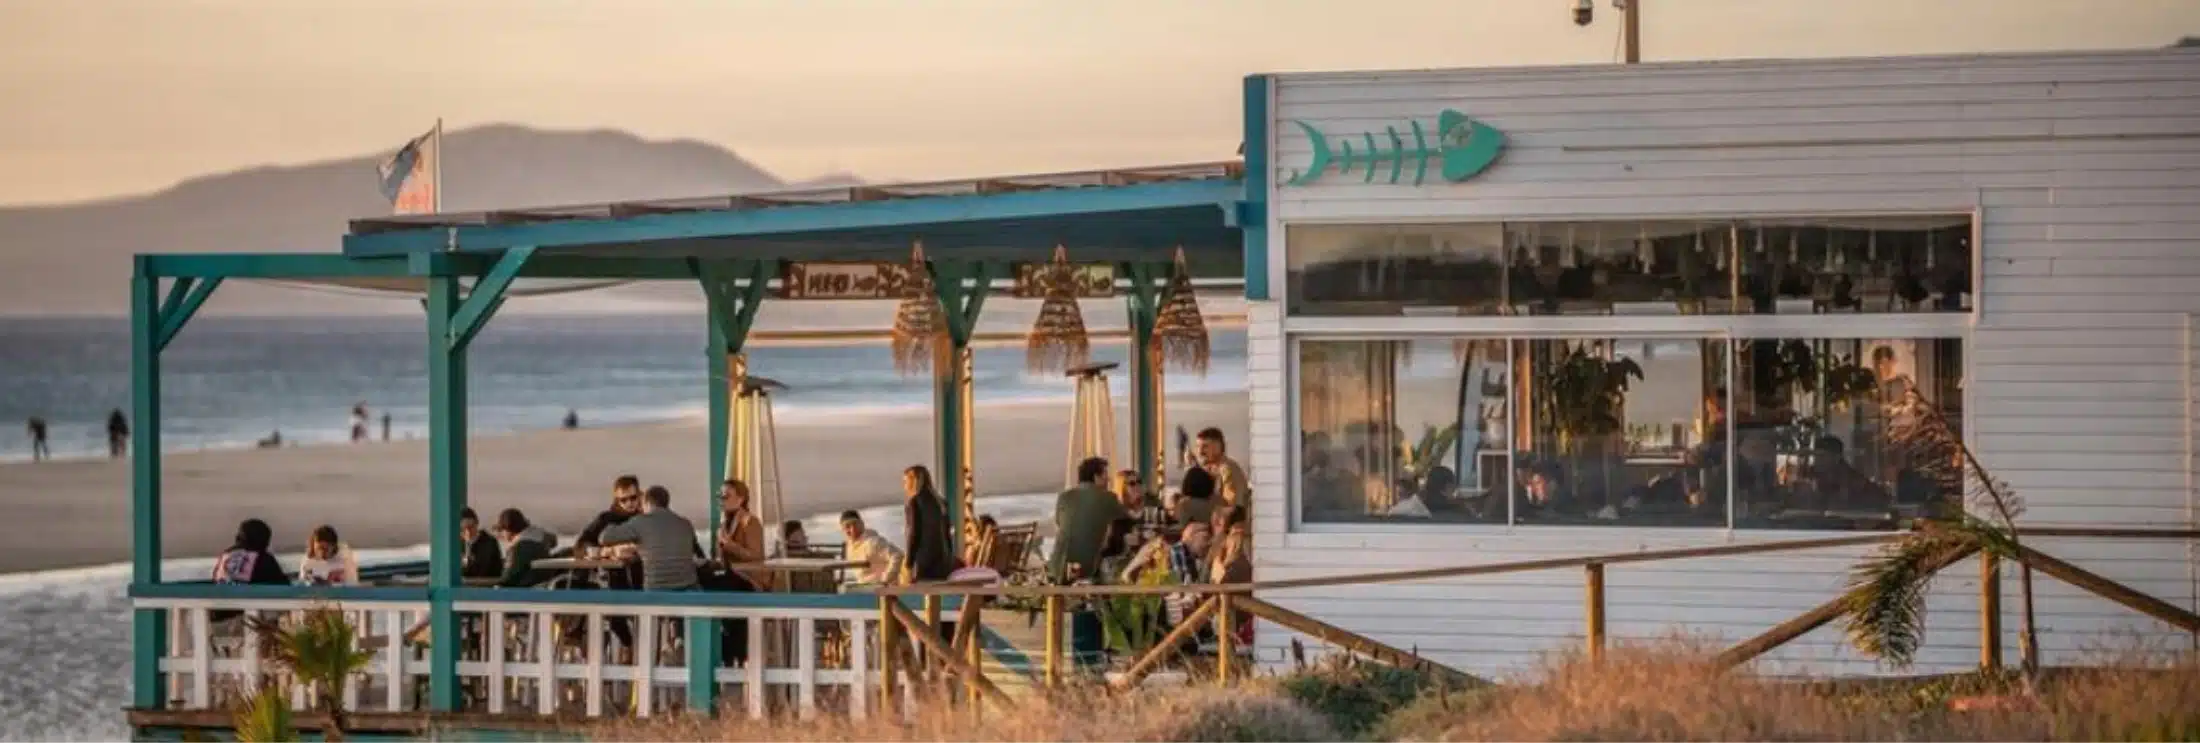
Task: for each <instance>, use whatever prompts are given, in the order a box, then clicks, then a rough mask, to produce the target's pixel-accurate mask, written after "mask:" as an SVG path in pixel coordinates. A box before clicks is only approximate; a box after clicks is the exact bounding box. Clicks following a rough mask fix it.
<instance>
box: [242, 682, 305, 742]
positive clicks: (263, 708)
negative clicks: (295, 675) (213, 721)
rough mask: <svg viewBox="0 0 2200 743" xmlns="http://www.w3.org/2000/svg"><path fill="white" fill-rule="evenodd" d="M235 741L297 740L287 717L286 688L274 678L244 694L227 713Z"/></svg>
mask: <svg viewBox="0 0 2200 743" xmlns="http://www.w3.org/2000/svg"><path fill="white" fill-rule="evenodd" d="M230 725H232V726H234V727H235V728H236V730H237V740H240V741H244V743H278V742H281V741H294V740H298V728H297V726H296V725H294V724H292V723H291V720H290V690H289V689H288V688H286V685H285V684H283V683H282V682H281V681H279V680H277V679H275V678H274V677H268V679H267V680H266V681H264V682H262V683H261V684H260V688H259V689H258V690H257V691H254V692H253V693H252V696H250V697H246V698H245V699H244V701H243V702H242V703H241V704H239V705H238V707H237V709H236V711H235V712H233V713H232V714H231V716H230Z"/></svg>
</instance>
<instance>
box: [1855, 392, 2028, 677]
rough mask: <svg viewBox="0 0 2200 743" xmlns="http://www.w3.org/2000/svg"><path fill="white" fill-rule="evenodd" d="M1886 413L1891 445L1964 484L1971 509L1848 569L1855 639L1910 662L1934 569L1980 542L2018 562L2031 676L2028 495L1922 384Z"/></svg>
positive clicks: (1890, 658) (1949, 485) (2021, 648)
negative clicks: (1990, 465) (2025, 536)
mask: <svg viewBox="0 0 2200 743" xmlns="http://www.w3.org/2000/svg"><path fill="white" fill-rule="evenodd" d="M1888 412H1889V414H1890V415H1889V417H1890V418H1891V419H1892V420H1891V425H1890V427H1889V434H1888V439H1889V441H1890V443H1892V444H1894V445H1895V448H1896V449H1897V451H1899V452H1900V453H1902V454H1904V455H1906V456H1907V458H1908V459H1909V461H1910V462H1911V463H1912V464H1913V466H1915V467H1916V468H1917V469H1918V470H1919V471H1920V473H1921V474H1924V475H1925V476H1926V477H1927V478H1929V479H1930V480H1932V481H1934V482H1937V483H1939V484H1940V485H1941V486H1942V487H1943V488H1945V489H1948V490H1953V489H1957V488H1960V489H1962V491H1963V492H1964V493H1965V502H1966V504H1967V505H1968V508H1966V509H1965V510H1964V512H1962V513H1947V514H1938V515H1928V520H1927V521H1925V523H1923V524H1920V525H1919V526H1920V528H1917V529H1913V530H1912V531H1910V532H1908V533H1907V534H1905V535H1903V537H1902V538H1901V539H1898V540H1896V541H1894V542H1892V543H1889V544H1888V545H1886V546H1885V547H1882V548H1881V549H1880V550H1879V551H1878V552H1877V553H1875V554H1873V555H1871V556H1870V557H1867V558H1865V559H1864V561H1863V562H1860V563H1858V564H1857V565H1856V566H1855V567H1854V568H1852V569H1851V570H1850V579H1849V588H1848V592H1847V594H1846V595H1845V598H1846V600H1847V603H1848V611H1847V619H1848V623H1847V630H1848V637H1849V643H1850V644H1851V645H1853V646H1854V647H1855V648H1856V649H1857V650H1858V651H1860V652H1863V653H1864V654H1866V655H1870V656H1872V657H1874V658H1878V659H1880V660H1882V661H1885V662H1888V663H1890V664H1892V665H1894V666H1896V667H1903V666H1908V665H1909V664H1910V663H1911V662H1912V661H1913V660H1915V658H1916V655H1917V650H1918V647H1919V646H1920V645H1921V644H1923V641H1924V633H1925V593H1926V588H1927V587H1928V586H1929V584H1930V583H1931V581H1932V577H1933V574H1934V573H1935V572H1937V571H1938V569H1939V568H1941V567H1944V566H1945V564H1946V563H1945V561H1946V560H1947V559H1948V558H1949V557H1950V556H1951V553H1954V552H1956V551H1960V550H1964V549H1968V548H1970V547H1973V546H1975V547H1977V548H1978V551H1979V553H1980V554H1982V555H1985V556H1991V557H1995V558H2001V559H2007V560H2015V561H2017V564H2018V585H2019V588H2020V591H2021V605H2022V611H2023V616H2022V620H2021V622H2022V624H2021V626H2020V628H2019V636H2018V653H2019V655H2020V657H2021V658H2022V662H2023V668H2024V671H2025V675H2026V677H2027V678H2028V679H2029V678H2030V677H2031V676H2032V675H2033V674H2034V673H2036V672H2037V671H2038V670H2039V654H2038V647H2039V636H2038V634H2037V632H2036V630H2035V628H2034V626H2033V622H2032V617H2033V614H2032V569H2031V566H2029V565H2026V564H2025V563H2024V562H2023V561H2022V558H2021V553H2022V552H2023V550H2022V548H2021V547H2020V545H2019V543H2018V541H2017V523H2016V522H2017V517H2018V516H2020V515H2022V514H2023V513H2024V500H2023V499H2022V498H2021V497H2019V496H2018V495H2017V494H2016V493H2015V492H2014V491H2012V490H2010V488H2009V483H2007V482H2003V481H2002V480H2000V479H1999V478H1996V477H1994V476H1993V474H1992V473H1989V472H1987V471H1986V467H1985V466H1984V465H1982V464H1980V463H1979V461H1978V457H1977V455H1975V454H1973V453H1971V449H1970V447H1968V446H1965V445H1964V444H1963V440H1962V438H1961V437H1959V436H1958V435H1956V433H1955V430H1954V428H1953V427H1952V426H1950V425H1949V424H1948V419H1947V418H1946V417H1945V416H1943V415H1942V414H1941V411H1940V409H1939V408H1937V407H1935V406H1934V405H1932V404H1931V403H1930V402H1927V401H1926V400H1925V398H1924V397H1923V396H1922V395H1920V394H1918V392H1917V391H1916V390H1914V389H1912V390H1908V391H1907V392H1906V393H1905V394H1904V396H1903V399H1902V400H1901V401H1900V402H1898V403H1896V404H1895V405H1892V406H1889V411H1888ZM1943 492H1946V490H1944V491H1943Z"/></svg>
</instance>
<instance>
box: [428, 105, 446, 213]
mask: <svg viewBox="0 0 2200 743" xmlns="http://www.w3.org/2000/svg"><path fill="white" fill-rule="evenodd" d="M432 164H433V165H434V166H435V167H434V170H433V172H431V173H430V174H429V177H430V178H433V179H435V192H434V193H435V200H434V209H435V212H436V213H437V214H441V213H443V117H441V116H438V117H435V162H434V163H432Z"/></svg>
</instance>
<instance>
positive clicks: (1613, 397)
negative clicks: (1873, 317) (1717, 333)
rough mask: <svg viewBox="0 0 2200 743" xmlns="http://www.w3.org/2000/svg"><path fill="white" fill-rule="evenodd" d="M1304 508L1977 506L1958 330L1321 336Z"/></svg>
mask: <svg viewBox="0 0 2200 743" xmlns="http://www.w3.org/2000/svg"><path fill="white" fill-rule="evenodd" d="M1297 352H1298V371H1297V374H1298V385H1299V395H1298V398H1297V400H1298V402H1297V406H1298V418H1299V425H1300V432H1301V435H1300V452H1299V457H1298V460H1297V461H1298V467H1299V472H1298V480H1299V485H1298V493H1299V504H1300V508H1301V509H1302V510H1301V518H1302V521H1304V522H1305V523H1339V522H1416V521H1439V522H1462V523H1496V524H1505V523H1511V524H1524V525H1533V524H1570V525H1619V526H1627V525H1632V526H1661V527H1729V526H1731V527H1734V528H1774V529H1814V530H1876V529H1887V528H1893V527H1894V526H1895V525H1896V524H1897V523H1899V522H1900V521H1901V520H1903V519H1907V518H1913V517H1917V516H1921V515H1927V514H1933V513H1937V512H1941V511H1943V510H1945V509H1950V508H1960V507H1961V487H1962V481H1961V472H1962V471H1961V469H1960V462H1958V461H1957V460H1956V456H1957V452H1956V451H1955V450H1954V449H1953V448H1952V447H1951V446H1950V445H1949V444H1950V442H1954V441H1960V440H1961V436H1962V431H1961V423H1960V422H1961V420H1962V410H1961V401H1962V389H1961V381H1960V380H1961V370H1962V366H1963V362H1962V356H1961V354H1962V343H1961V341H1960V340H1957V339H1952V338H1928V339H1878V340H1874V339H1854V338H1799V339H1790V338H1778V339H1749V338H1745V339H1732V340H1729V339H1726V338H1714V337H1656V338H1644V337H1617V338H1511V339H1480V338H1476V339H1443V340H1410V341H1409V340H1313V339H1308V340H1301V341H1299V342H1298V343H1297Z"/></svg>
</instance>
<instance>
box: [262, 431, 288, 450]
mask: <svg viewBox="0 0 2200 743" xmlns="http://www.w3.org/2000/svg"><path fill="white" fill-rule="evenodd" d="M259 447H260V448H262V449H281V448H283V432H282V429H276V430H274V431H269V432H268V434H267V438H264V439H260V443H259Z"/></svg>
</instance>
